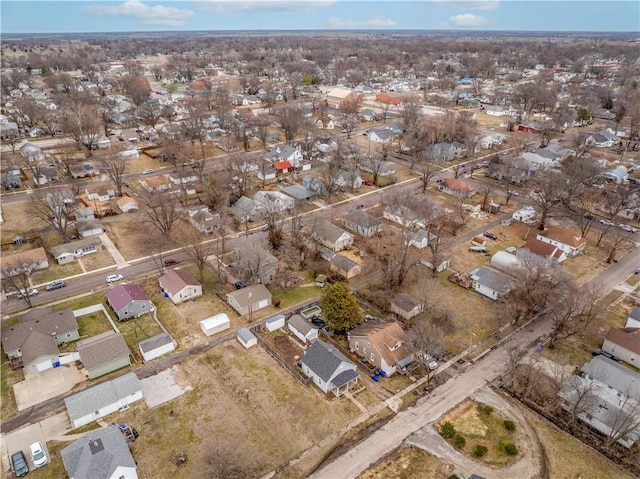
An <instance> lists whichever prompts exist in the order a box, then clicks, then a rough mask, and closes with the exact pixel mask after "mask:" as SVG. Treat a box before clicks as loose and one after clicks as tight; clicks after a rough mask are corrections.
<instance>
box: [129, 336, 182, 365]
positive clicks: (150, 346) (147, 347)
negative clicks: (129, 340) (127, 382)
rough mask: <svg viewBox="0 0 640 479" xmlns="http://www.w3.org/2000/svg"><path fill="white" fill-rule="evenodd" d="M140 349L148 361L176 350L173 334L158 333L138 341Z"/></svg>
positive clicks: (144, 358) (143, 357)
mask: <svg viewBox="0 0 640 479" xmlns="http://www.w3.org/2000/svg"><path fill="white" fill-rule="evenodd" d="M138 349H139V350H140V354H141V355H142V359H143V360H144V361H145V362H147V361H151V360H152V359H155V358H159V357H160V356H162V355H164V354H167V353H170V352H171V351H175V349H176V345H175V343H174V342H173V339H172V338H171V336H170V335H169V334H167V333H160V334H156V335H155V336H151V337H150V338H147V339H145V340H143V341H140V342H139V343H138Z"/></svg>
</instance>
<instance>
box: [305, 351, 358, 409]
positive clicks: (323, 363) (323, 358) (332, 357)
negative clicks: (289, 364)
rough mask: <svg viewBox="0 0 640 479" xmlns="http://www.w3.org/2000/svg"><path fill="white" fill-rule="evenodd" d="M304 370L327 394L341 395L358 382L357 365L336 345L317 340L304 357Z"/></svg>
mask: <svg viewBox="0 0 640 479" xmlns="http://www.w3.org/2000/svg"><path fill="white" fill-rule="evenodd" d="M301 367H302V372H303V373H304V374H305V375H306V376H307V377H310V378H312V380H313V382H314V384H315V385H316V386H318V387H319V388H320V390H321V391H322V392H324V393H325V394H327V393H329V392H332V393H333V394H334V395H335V396H341V395H342V394H344V393H345V392H347V391H349V388H350V387H351V386H352V385H355V384H356V383H357V382H358V371H357V368H356V365H355V364H353V363H352V362H351V361H349V359H347V358H346V357H345V355H344V354H342V353H341V352H340V351H338V350H337V349H336V348H335V347H333V346H331V345H329V344H327V343H325V342H323V341H320V340H317V341H314V342H313V344H312V345H311V346H309V347H308V348H307V349H306V350H305V352H304V356H303V357H302V361H301Z"/></svg>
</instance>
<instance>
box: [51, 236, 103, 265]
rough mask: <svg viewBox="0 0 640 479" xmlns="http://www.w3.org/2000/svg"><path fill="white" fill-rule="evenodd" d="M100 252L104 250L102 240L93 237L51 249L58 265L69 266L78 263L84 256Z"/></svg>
mask: <svg viewBox="0 0 640 479" xmlns="http://www.w3.org/2000/svg"><path fill="white" fill-rule="evenodd" d="M100 250H102V240H101V239H100V238H97V237H95V236H93V237H89V238H85V239H81V240H78V241H73V242H71V243H63V244H61V245H58V246H53V247H51V255H52V256H53V258H54V259H55V260H56V261H57V262H58V264H67V263H72V262H74V261H76V260H77V259H78V258H80V257H82V256H85V255H88V254H92V253H97V252H98V251H100Z"/></svg>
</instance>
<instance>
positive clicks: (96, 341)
mask: <svg viewBox="0 0 640 479" xmlns="http://www.w3.org/2000/svg"><path fill="white" fill-rule="evenodd" d="M76 347H77V349H78V353H80V359H81V360H82V363H83V364H84V367H85V368H87V369H93V368H97V367H99V366H102V365H103V364H106V363H109V362H111V361H114V360H116V359H120V358H122V357H124V356H129V353H130V351H129V347H128V346H127V343H126V341H125V340H124V337H123V336H122V334H119V333H116V332H115V331H106V332H104V333H102V334H98V335H96V336H93V337H91V338H88V339H83V340H82V341H78V343H77V345H76Z"/></svg>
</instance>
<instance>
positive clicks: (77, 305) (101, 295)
mask: <svg viewBox="0 0 640 479" xmlns="http://www.w3.org/2000/svg"><path fill="white" fill-rule="evenodd" d="M100 303H103V304H104V307H105V309H106V310H107V311H110V310H109V305H108V304H107V292H106V290H105V291H102V292H98V293H94V294H90V295H87V296H83V297H81V298H76V299H74V300H71V301H67V302H65V303H61V304H55V305H53V306H52V307H51V309H52V310H54V311H60V310H61V309H66V308H71V309H73V310H74V311H75V310H76V309H81V308H86V307H87V306H93V305H94V304H100ZM110 314H111V312H110ZM112 317H114V316H112Z"/></svg>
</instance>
